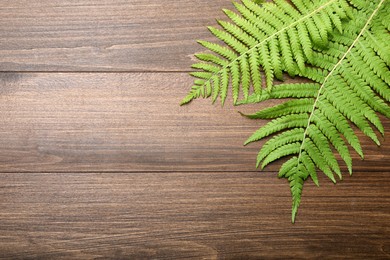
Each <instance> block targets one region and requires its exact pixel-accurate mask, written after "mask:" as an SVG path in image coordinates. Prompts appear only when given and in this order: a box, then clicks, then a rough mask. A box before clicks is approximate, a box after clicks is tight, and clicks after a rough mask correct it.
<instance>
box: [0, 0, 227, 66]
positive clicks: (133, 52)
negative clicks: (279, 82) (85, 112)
mask: <svg viewBox="0 0 390 260" xmlns="http://www.w3.org/2000/svg"><path fill="white" fill-rule="evenodd" d="M227 7H229V8H231V7H232V4H231V1H230V0H218V1H215V0H214V1H208V0H197V1H191V0H173V1H161V0H147V1H146V0H131V1H123V0H83V1H77V0H65V1H62V0H61V1H59V0H54V1H53V0H40V1H31V0H2V1H0V28H1V30H0V57H1V59H0V70H1V71H20V70H23V71H26V70H27V71H145V70H147V71H183V70H188V68H189V66H190V63H191V58H190V57H192V54H193V53H195V52H198V51H200V50H201V47H200V45H198V44H196V43H195V40H196V39H211V37H210V36H211V34H210V33H209V32H208V31H207V28H206V26H207V25H215V24H216V22H215V19H216V18H223V17H226V16H225V15H224V14H223V12H222V11H221V9H222V8H227Z"/></svg>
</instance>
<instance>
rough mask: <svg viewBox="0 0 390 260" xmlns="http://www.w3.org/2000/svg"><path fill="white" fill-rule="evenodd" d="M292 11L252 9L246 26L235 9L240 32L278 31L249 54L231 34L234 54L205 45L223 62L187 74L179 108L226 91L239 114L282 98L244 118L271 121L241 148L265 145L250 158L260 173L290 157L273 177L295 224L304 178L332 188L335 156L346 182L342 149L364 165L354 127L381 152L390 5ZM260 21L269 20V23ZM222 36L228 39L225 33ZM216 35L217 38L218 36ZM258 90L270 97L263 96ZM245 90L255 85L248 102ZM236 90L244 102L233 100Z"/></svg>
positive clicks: (337, 2) (355, 3) (319, 4)
mask: <svg viewBox="0 0 390 260" xmlns="http://www.w3.org/2000/svg"><path fill="white" fill-rule="evenodd" d="M249 2H250V3H251V6H252V5H253V6H254V3H253V2H252V1H243V5H242V6H245V7H247V8H249V7H248V6H249V5H250V4H248V3H249ZM291 2H292V3H293V4H291V5H290V4H288V3H287V2H285V1H283V0H277V1H275V3H266V4H263V5H261V6H260V5H256V10H257V11H256V12H254V11H253V10H254V9H255V8H254V7H253V9H250V10H251V11H253V12H254V13H255V14H256V16H255V17H252V18H253V20H252V19H249V18H248V17H249V15H246V16H245V15H244V14H243V13H242V10H241V9H240V8H242V7H237V6H239V4H235V6H236V8H237V9H238V10H239V12H240V13H241V14H242V15H243V17H245V19H244V18H242V17H241V18H240V19H241V20H240V21H241V22H242V23H244V22H243V21H247V22H249V23H250V24H255V21H257V23H259V21H261V24H263V21H267V22H266V23H265V24H266V25H264V27H267V28H268V27H269V28H273V29H274V30H276V31H273V32H269V34H267V32H265V31H264V32H263V33H264V34H263V35H265V36H264V37H265V38H264V39H262V40H260V41H258V42H256V43H254V42H253V44H254V45H249V46H248V45H247V43H246V42H245V41H244V40H243V39H239V38H238V37H239V36H238V34H237V37H235V36H232V37H231V38H229V39H233V40H231V41H230V42H228V41H225V43H226V44H227V45H228V46H230V48H231V49H228V48H227V47H223V46H221V45H216V44H211V43H207V44H204V45H205V46H206V47H207V48H208V49H210V50H212V51H214V52H216V53H218V54H220V55H221V56H222V57H223V58H221V57H219V56H216V55H214V54H200V55H198V58H199V57H200V59H201V60H202V61H206V63H202V64H203V65H196V66H195V68H200V69H201V71H198V72H194V73H193V75H194V76H195V77H197V78H199V79H201V80H200V81H199V79H198V80H195V85H194V87H193V89H192V90H191V91H190V94H189V95H188V96H187V97H186V98H185V99H184V100H183V103H187V102H189V101H191V100H192V99H194V98H197V97H200V96H203V97H208V96H211V95H212V96H213V99H214V100H215V99H216V98H217V97H218V96H220V97H221V100H222V103H223V102H224V100H225V98H226V96H227V90H228V86H229V82H231V86H232V93H233V100H234V103H235V104H238V105H244V104H249V103H258V102H261V101H264V100H269V99H285V100H284V101H282V102H279V104H277V105H275V106H272V107H268V108H265V109H262V110H260V111H258V112H256V113H254V114H251V115H246V116H247V117H248V118H251V119H271V121H270V122H269V123H267V124H266V125H265V126H263V127H261V128H260V129H259V130H257V131H256V132H255V133H254V134H253V135H252V136H250V137H249V138H248V140H247V141H246V142H245V144H249V143H252V142H256V141H259V140H261V139H264V138H268V139H267V141H266V142H265V144H264V145H263V147H262V148H261V150H260V152H259V154H258V156H257V166H261V168H264V167H266V166H267V165H268V164H270V163H272V162H274V161H276V160H278V159H280V158H284V157H287V158H288V159H287V161H286V162H284V163H283V165H282V166H281V168H280V170H279V174H278V176H279V177H280V178H282V177H283V178H287V179H288V181H289V182H290V188H291V194H292V198H293V203H292V204H293V205H292V222H294V221H295V217H296V214H297V211H298V207H299V205H300V202H301V194H302V188H303V184H304V181H305V180H306V179H307V178H309V177H310V178H311V179H312V180H313V182H314V183H315V184H316V185H318V184H319V183H318V178H317V169H318V170H319V171H321V172H323V173H324V174H325V175H326V176H327V177H328V178H329V179H330V180H331V181H332V182H336V177H335V176H337V177H338V178H339V179H341V178H342V173H341V170H340V166H339V162H338V161H337V159H336V156H335V153H338V155H339V156H340V157H341V158H342V160H343V161H344V163H345V165H346V166H347V168H348V171H349V173H350V174H352V157H351V154H350V150H349V147H351V148H352V149H353V150H354V151H355V152H356V153H357V154H358V155H359V156H360V157H361V158H363V156H364V155H363V150H362V147H361V145H360V141H359V139H358V137H357V135H356V133H355V131H354V130H353V129H354V126H355V127H356V129H358V130H359V131H361V132H362V133H364V134H365V135H366V136H368V137H369V138H370V139H371V140H372V141H373V142H375V143H376V144H377V145H380V141H379V138H378V134H379V135H384V127H383V125H382V123H381V120H380V119H379V117H378V114H382V115H384V116H385V117H387V118H388V117H390V107H389V105H388V103H389V101H390V88H389V85H390V72H389V67H390V47H389V44H388V43H389V42H390V33H389V32H390V22H389V21H390V4H389V2H388V1H387V0H375V1H365V0H348V2H346V1H343V0H334V1H320V0H312V1H303V0H299V1H298V0H292V1H291ZM240 10H241V11H240ZM270 10H273V11H274V12H272V11H270ZM277 10H279V12H276V11H277ZM291 10H294V11H291ZM263 12H264V13H267V12H268V13H267V15H268V16H267V15H265V14H264V13H263ZM270 13H271V14H272V16H269V14H270ZM276 13H277V14H276ZM292 13H294V14H296V15H295V16H293V15H292ZM229 14H230V13H229ZM229 17H230V18H232V17H233V15H230V16H229ZM234 17H235V16H234ZM259 17H262V20H260V19H261V18H259ZM287 17H289V18H288V19H287ZM347 17H349V18H350V19H346V18H347ZM257 19H259V20H257ZM233 21H234V22H236V21H238V18H235V20H233ZM279 23H280V24H279ZM220 24H221V22H220ZM222 24H223V23H222ZM237 26H238V25H237ZM255 26H256V28H258V27H257V25H255ZM278 26H280V27H278ZM238 27H239V26H238ZM223 28H224V29H225V30H226V31H227V32H225V33H229V30H228V29H227V27H225V26H223ZM299 28H301V29H299ZM302 28H304V30H306V32H307V33H306V34H304V35H306V36H308V37H303V36H302V35H301V33H300V31H299V30H301V32H302ZM250 30H251V29H248V31H246V32H247V34H248V35H252V36H253V34H255V33H253V32H254V31H252V33H251V32H250ZM213 31H214V29H213V30H212V32H213ZM314 31H316V32H318V33H317V34H315V33H314ZM214 32H215V31H214ZM256 32H257V31H256ZM294 32H295V33H297V34H295V33H294ZM219 33H222V31H219ZM219 33H218V34H216V33H214V35H216V36H217V37H218V35H219ZM224 35H226V34H224ZM233 35H236V34H233ZM218 38H220V37H218ZM220 39H221V38H220ZM236 41H237V42H240V44H236ZM248 43H249V42H248ZM231 44H233V45H231ZM217 46H218V47H217ZM251 46H252V47H251ZM209 47H211V48H209ZM245 48H246V49H245ZM285 48H286V49H285ZM287 48H288V50H287ZM222 49H223V51H222ZM284 49H285V50H284ZM254 68H256V69H254ZM282 73H288V74H290V75H291V76H295V75H298V76H300V77H303V78H307V79H309V80H311V82H310V83H299V84H275V79H274V77H276V79H281V75H282ZM263 79H265V82H266V83H265V84H263V82H262V80H263ZM263 85H265V86H266V87H267V90H268V91H264V90H263ZM249 86H252V89H253V91H252V94H250V93H249V89H250V88H249ZM240 90H241V91H242V93H243V98H242V99H241V100H238V99H239V93H240ZM286 99H287V100H286ZM271 136H272V137H271ZM269 137H270V138H269Z"/></svg>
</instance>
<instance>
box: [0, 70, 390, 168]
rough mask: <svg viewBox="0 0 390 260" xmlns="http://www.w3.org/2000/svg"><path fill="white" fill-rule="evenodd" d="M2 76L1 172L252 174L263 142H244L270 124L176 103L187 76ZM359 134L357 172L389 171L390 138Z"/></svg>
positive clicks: (230, 110)
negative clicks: (380, 141) (375, 139)
mask: <svg viewBox="0 0 390 260" xmlns="http://www.w3.org/2000/svg"><path fill="white" fill-rule="evenodd" d="M0 76H1V79H2V84H1V85H2V86H3V87H2V89H1V96H0V171H3V172H7V171H32V172H39V171H55V172H58V171H99V172H100V171H107V172H112V171H125V172H128V171H184V170H186V171H254V170H255V160H256V155H257V152H258V150H259V147H261V143H256V144H253V145H250V146H247V147H243V142H244V141H245V140H246V138H248V137H249V136H250V135H251V134H252V133H253V132H254V131H256V130H257V129H258V128H259V127H260V126H262V125H264V124H265V123H266V122H267V121H259V120H257V121H256V120H249V119H246V118H243V117H242V116H240V115H239V114H238V113H237V112H235V111H236V110H237V109H238V108H234V107H232V106H230V105H227V106H226V107H225V108H221V107H220V105H215V106H211V105H210V101H209V100H200V101H199V102H194V103H193V104H191V105H189V106H184V107H179V105H178V103H179V101H180V99H181V98H182V97H183V96H184V95H185V93H186V91H187V89H188V86H190V81H191V79H190V77H189V76H187V75H185V74H177V73H160V74H156V73H152V74H150V73H134V74H133V73H132V74H124V73H120V74H112V73H108V74H101V73H99V74H77V73H75V74H73V73H71V74H66V73H62V74H52V73H46V74H45V73H42V74H36V73H30V74H26V73H24V74H13V73H5V74H1V75H0ZM230 103H231V102H230V101H229V103H228V104H230ZM266 105H267V103H263V104H260V105H255V106H252V107H249V108H248V107H246V108H242V109H243V111H244V112H249V111H256V109H259V108H261V107H264V106H266ZM240 109H241V108H240ZM384 122H385V127H386V130H387V131H389V130H390V124H389V121H388V120H384ZM359 136H361V137H362V135H361V134H359ZM361 139H362V144H363V145H364V148H365V152H366V160H365V161H361V160H360V159H358V157H357V155H356V154H355V153H352V154H353V156H354V158H355V161H354V165H355V169H356V170H357V171H364V170H370V171H371V170H376V171H389V170H390V160H389V158H390V157H389V155H390V142H389V140H388V139H386V140H383V146H382V147H380V148H378V147H377V146H376V145H375V144H374V143H373V142H371V141H370V140H369V139H368V138H364V137H362V138H361ZM279 166H280V164H273V165H272V166H270V167H269V168H268V169H267V170H271V171H274V170H277V169H278V168H279Z"/></svg>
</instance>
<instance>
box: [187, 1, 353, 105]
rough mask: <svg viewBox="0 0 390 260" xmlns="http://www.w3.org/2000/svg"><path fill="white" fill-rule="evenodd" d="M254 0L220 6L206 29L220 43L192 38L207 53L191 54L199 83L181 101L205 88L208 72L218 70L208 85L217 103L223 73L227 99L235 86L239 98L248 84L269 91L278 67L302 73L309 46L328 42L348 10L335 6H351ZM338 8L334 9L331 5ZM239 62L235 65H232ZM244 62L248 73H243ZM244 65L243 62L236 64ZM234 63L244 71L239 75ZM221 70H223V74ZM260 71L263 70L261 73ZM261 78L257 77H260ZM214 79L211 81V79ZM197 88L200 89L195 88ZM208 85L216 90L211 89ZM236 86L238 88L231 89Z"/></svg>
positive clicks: (222, 90)
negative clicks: (213, 22) (219, 18)
mask: <svg viewBox="0 0 390 260" xmlns="http://www.w3.org/2000/svg"><path fill="white" fill-rule="evenodd" d="M257 2H259V1H252V0H242V1H241V3H238V2H234V3H233V4H234V7H235V9H236V10H237V12H233V11H230V10H227V9H225V10H223V11H224V13H225V14H226V16H227V17H228V18H229V19H230V21H229V22H227V21H218V23H219V25H220V26H221V28H220V29H218V28H216V27H208V29H209V31H210V32H211V33H212V34H213V35H214V36H215V37H216V38H218V39H219V40H221V41H222V42H223V43H224V45H223V44H222V45H221V44H217V43H213V42H208V41H198V42H199V43H200V44H201V45H202V46H204V47H205V48H206V49H208V50H209V51H211V52H212V53H202V54H198V55H195V56H196V57H197V58H198V59H199V60H200V63H205V65H200V64H198V63H196V64H195V65H194V66H193V68H194V69H197V71H196V72H192V73H190V74H191V75H192V76H194V77H195V78H199V79H202V80H204V83H203V84H201V85H200V84H195V85H196V86H197V88H199V90H197V89H196V90H194V89H192V90H191V91H190V93H189V94H188V95H187V96H186V97H185V99H183V100H182V102H181V104H186V103H188V102H190V101H191V100H193V99H195V98H199V97H208V96H209V95H198V93H199V92H203V93H206V92H207V89H206V88H207V87H208V85H209V82H211V81H213V79H214V76H216V75H217V76H220V77H221V80H220V81H219V82H218V83H219V84H220V86H215V87H214V88H213V93H212V95H211V96H213V100H215V97H217V98H218V96H220V98H221V101H222V104H224V102H225V99H226V97H227V89H226V88H228V87H229V84H228V85H226V82H227V81H226V78H231V79H232V80H231V84H232V88H233V91H232V93H233V102H234V104H235V103H236V102H237V99H238V96H239V92H240V89H241V90H242V93H243V96H244V99H246V98H247V97H248V96H249V95H250V94H251V93H250V87H248V86H250V84H252V86H253V93H254V94H255V95H261V94H262V88H266V89H267V90H268V91H271V90H272V88H273V85H274V81H275V78H277V79H279V80H283V72H287V73H288V74H289V75H290V76H295V75H297V74H301V73H303V70H306V68H305V63H306V62H307V61H310V60H312V59H313V58H312V56H313V51H314V50H313V48H312V47H313V46H319V47H324V46H327V44H328V43H329V34H331V33H332V31H333V26H337V27H338V28H340V30H341V27H342V23H343V21H345V20H346V19H347V18H348V16H347V12H344V11H340V10H342V9H344V8H342V9H340V8H339V7H338V6H339V5H343V6H344V7H345V8H346V9H349V8H351V7H350V6H349V5H348V4H347V2H346V0H317V1H308V2H303V1H292V3H287V2H285V1H280V0H279V1H275V3H268V2H267V3H263V4H261V5H260V4H259V3H257ZM335 10H338V11H335ZM237 64H239V66H238V65H237ZM247 64H249V68H250V70H249V71H250V74H249V78H248V73H247V72H248V69H247V68H246V67H245V66H246V65H247ZM243 66H244V68H242V67H243ZM239 69H243V71H242V72H243V73H246V75H245V76H244V77H243V78H242V80H241V81H239V80H237V75H238V77H240V72H238V73H237V71H238V70H239ZM226 74H227V76H226ZM263 75H264V76H263ZM263 77H264V78H265V81H264V82H262V78H263ZM214 84H215V83H214ZM201 88H203V90H201ZM214 89H216V90H218V91H219V92H218V93H214ZM237 90H238V92H237Z"/></svg>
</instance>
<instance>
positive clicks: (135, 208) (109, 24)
mask: <svg viewBox="0 0 390 260" xmlns="http://www.w3.org/2000/svg"><path fill="white" fill-rule="evenodd" d="M226 7H227V8H231V7H232V5H231V3H230V0H214V1H210V0H197V1H192V0H191V1H189V0H171V1H167V0H165V1H161V0H127V1H125V0H82V1H80V0H61V1H59V0H39V1H38V0H1V1H0V70H1V72H0V257H1V258H3V259H150V258H152V259H184V258H194V259H217V258H218V259H258V258H262V259H268V258H273V259H274V258H282V259H283V258H284V259H287V258H308V257H313V258H321V259H325V258H329V259H335V258H354V259H358V258H361V259H367V258H375V259H386V258H387V259H389V258H390V179H389V173H390V156H389V154H390V141H389V138H387V139H386V140H384V139H382V143H383V145H382V146H381V147H380V148H378V147H376V146H375V145H373V144H372V143H371V142H370V141H369V140H368V139H367V138H364V137H362V143H363V145H364V150H365V153H366V158H365V161H361V160H360V159H359V158H358V157H357V156H356V154H354V155H353V156H354V169H355V172H354V175H353V176H352V177H349V176H347V175H345V178H344V180H343V181H342V182H339V183H338V184H337V185H333V184H331V183H330V182H329V181H328V180H326V178H325V177H323V176H321V177H320V183H321V187H320V188H317V187H315V186H314V185H313V183H311V182H310V181H308V182H307V183H306V186H305V188H304V192H303V199H302V206H301V208H300V211H299V215H298V219H297V223H296V224H294V225H293V224H291V222H290V221H291V215H290V210H291V198H290V191H289V187H288V183H287V182H286V180H279V179H277V178H276V171H277V169H278V167H279V166H280V163H279V164H278V163H277V164H273V165H272V166H270V167H269V168H267V169H266V171H265V172H259V171H256V170H255V158H256V154H257V151H258V149H259V147H260V146H261V143H257V144H253V145H250V146H248V147H243V146H242V144H243V142H244V140H245V139H246V138H247V137H248V136H249V135H250V134H251V133H252V132H253V131H255V130H256V129H257V128H258V127H260V126H261V125H263V124H264V123H265V122H264V121H252V120H248V119H245V118H242V117H241V116H240V115H239V114H238V113H237V112H236V111H237V108H233V107H231V106H230V105H227V106H226V107H225V108H223V109H222V108H221V107H220V106H218V105H215V106H212V105H210V101H209V100H200V101H198V102H193V103H192V104H190V105H189V106H185V107H179V106H178V103H179V101H180V99H181V98H182V97H183V96H184V95H185V94H186V92H187V90H188V89H189V87H190V86H191V78H190V77H189V76H188V75H187V73H186V72H188V70H189V68H190V64H191V63H192V62H193V53H195V52H198V51H200V50H201V47H200V46H199V45H197V44H196V42H195V40H196V39H211V37H210V35H209V33H208V32H207V29H206V28H205V26H206V25H213V24H215V20H214V19H215V18H222V17H223V15H222V12H221V11H220V10H221V9H222V8H226ZM261 106H264V105H261ZM258 107H259V105H257V108H258ZM245 109H246V111H253V110H254V109H255V107H251V108H245ZM245 109H244V111H245ZM384 124H385V128H386V130H387V131H389V130H390V123H389V121H388V120H384ZM360 136H361V135H360ZM343 169H344V171H345V167H344V168H343Z"/></svg>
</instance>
